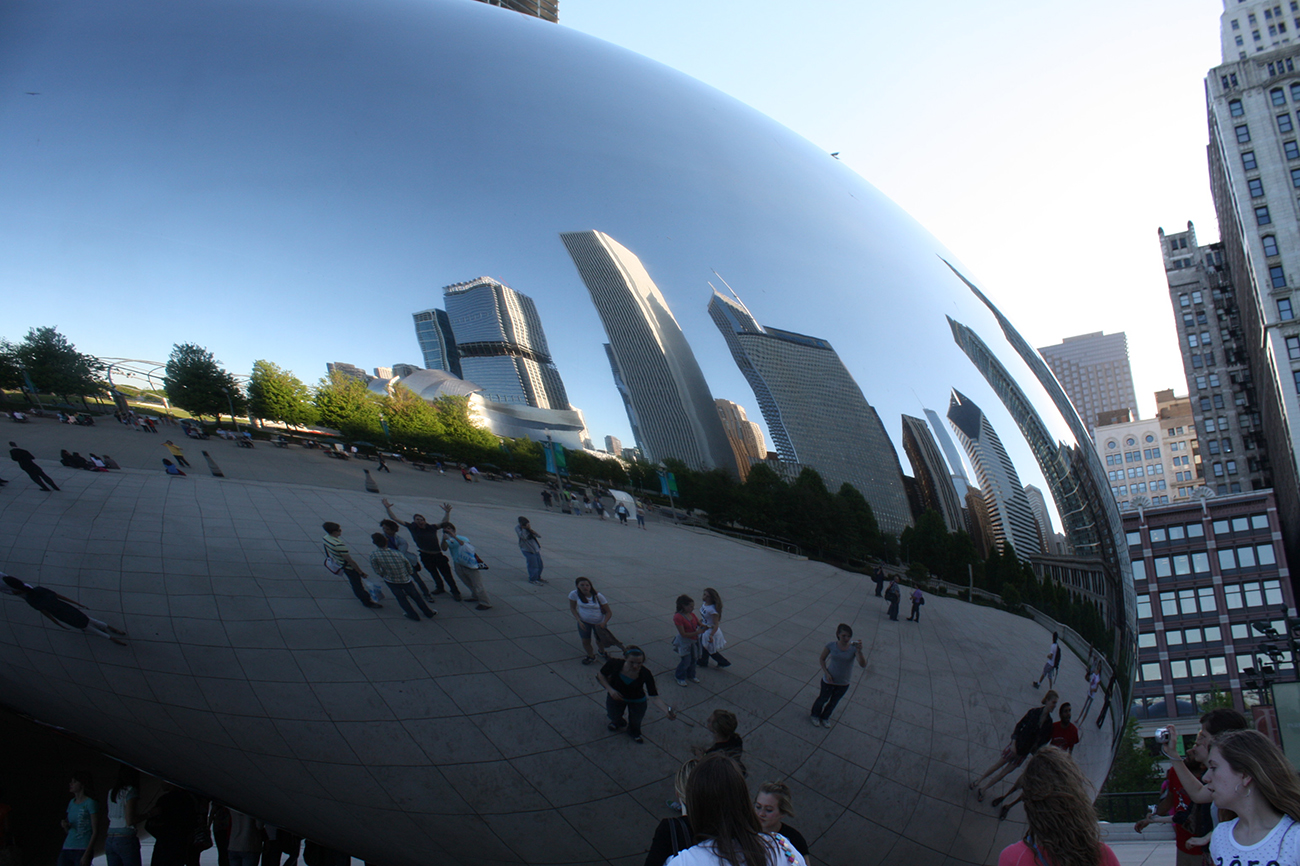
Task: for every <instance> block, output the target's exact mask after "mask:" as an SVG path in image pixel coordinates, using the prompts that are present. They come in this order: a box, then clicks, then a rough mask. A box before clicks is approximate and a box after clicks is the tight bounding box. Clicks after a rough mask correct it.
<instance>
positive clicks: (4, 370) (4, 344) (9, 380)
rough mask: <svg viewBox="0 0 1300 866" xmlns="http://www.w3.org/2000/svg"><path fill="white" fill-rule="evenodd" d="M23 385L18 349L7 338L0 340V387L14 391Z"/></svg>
mask: <svg viewBox="0 0 1300 866" xmlns="http://www.w3.org/2000/svg"><path fill="white" fill-rule="evenodd" d="M25 386H26V383H25V382H24V381H23V368H22V366H21V365H20V364H19V363H18V350H17V349H16V348H15V347H14V345H13V344H12V343H10V342H9V341H8V340H0V389H5V390H10V391H14V390H18V389H20V388H23V387H25Z"/></svg>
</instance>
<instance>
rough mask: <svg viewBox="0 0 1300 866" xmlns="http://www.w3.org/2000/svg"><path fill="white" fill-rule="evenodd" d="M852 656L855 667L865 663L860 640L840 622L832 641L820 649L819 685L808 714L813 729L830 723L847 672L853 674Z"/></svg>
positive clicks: (847, 679) (845, 681)
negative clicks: (820, 685)
mask: <svg viewBox="0 0 1300 866" xmlns="http://www.w3.org/2000/svg"><path fill="white" fill-rule="evenodd" d="M855 659H856V660H857V662H858V666H859V667H864V668H865V667H866V666H867V657H866V656H864V655H863V654H862V639H861V638H859V639H858V640H853V629H851V628H849V626H848V625H846V624H845V623H840V624H839V625H837V626H836V627H835V641H834V642H833V643H828V644H826V647H825V648H824V649H823V650H822V656H821V666H822V688H821V692H820V693H819V694H818V695H817V700H815V701H813V705H812V715H811V717H810V718H811V719H812V724H813V727H814V728H816V727H822V728H829V727H830V726H831V723H830V718H831V713H832V712H834V711H835V706H836V705H837V704H838V703H839V702H840V698H842V697H844V694H845V692H847V691H848V690H849V675H850V674H852V673H853V661H854V660H855Z"/></svg>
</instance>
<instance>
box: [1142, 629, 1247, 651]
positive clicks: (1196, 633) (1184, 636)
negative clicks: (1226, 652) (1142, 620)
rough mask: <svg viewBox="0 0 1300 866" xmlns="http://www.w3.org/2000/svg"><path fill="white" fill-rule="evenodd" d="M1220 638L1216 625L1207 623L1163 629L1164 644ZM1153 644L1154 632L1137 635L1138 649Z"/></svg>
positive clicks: (1152, 647) (1151, 647)
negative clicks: (1184, 627) (1200, 626)
mask: <svg viewBox="0 0 1300 866" xmlns="http://www.w3.org/2000/svg"><path fill="white" fill-rule="evenodd" d="M1241 625H1243V626H1244V627H1245V629H1246V630H1247V631H1249V630H1250V626H1246V625H1245V624H1244V623H1242V624H1241ZM1233 637H1234V638H1235V637H1236V634H1234V635H1233ZM1246 637H1249V635H1246ZM1221 640H1223V633H1222V632H1221V631H1220V630H1219V627H1218V626H1217V625H1207V626H1205V627H1204V628H1187V629H1178V628H1172V629H1168V630H1166V631H1165V645H1166V646H1182V645H1183V644H1193V643H1218V642H1219V641H1221ZM1155 646H1156V635H1155V632H1145V633H1142V634H1139V635H1138V648H1139V649H1154V648H1155Z"/></svg>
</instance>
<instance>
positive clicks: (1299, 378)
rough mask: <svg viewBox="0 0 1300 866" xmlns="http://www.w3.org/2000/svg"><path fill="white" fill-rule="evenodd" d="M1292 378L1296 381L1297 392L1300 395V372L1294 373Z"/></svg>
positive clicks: (1295, 371)
mask: <svg viewBox="0 0 1300 866" xmlns="http://www.w3.org/2000/svg"><path fill="white" fill-rule="evenodd" d="M1291 378H1292V379H1293V380H1295V392H1296V393H1297V394H1300V370H1294V371H1292V373H1291Z"/></svg>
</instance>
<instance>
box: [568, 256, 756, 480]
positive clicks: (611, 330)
mask: <svg viewBox="0 0 1300 866" xmlns="http://www.w3.org/2000/svg"><path fill="white" fill-rule="evenodd" d="M560 238H561V240H563V241H564V245H565V247H566V249H568V251H569V255H570V257H572V259H573V263H574V265H575V266H576V267H577V269H578V274H579V276H580V277H581V278H582V281H583V284H584V285H586V287H587V291H588V293H589V294H590V295H591V301H592V304H593V305H595V307H596V312H597V313H598V314H599V315H600V320H601V323H602V324H603V325H604V327H605V336H606V337H607V338H608V339H609V343H607V344H606V349H605V351H606V354H607V355H608V357H609V359H610V367H611V369H612V370H613V372H614V379H615V383H616V386H617V387H618V389H619V393H620V395H622V396H623V399H624V405H625V406H626V407H627V409H628V421H629V423H631V425H632V430H633V433H634V435H635V436H636V440H637V447H638V448H640V449H641V451H642V453H644V454H645V456H646V459H647V460H649V461H650V462H652V463H658V462H661V461H663V460H665V459H669V458H673V459H677V460H680V461H682V462H683V463H685V464H686V465H687V466H690V467H691V468H692V469H713V468H722V469H726V470H727V471H729V472H732V473H737V469H736V459H735V456H734V455H733V454H732V452H731V445H730V443H729V442H728V441H727V435H726V433H724V432H723V430H722V422H721V421H720V420H719V419H718V410H717V408H716V407H715V406H714V404H713V395H712V394H711V393H710V392H709V384H708V382H706V381H705V379H704V373H703V371H701V370H700V365H699V362H697V361H696V360H695V353H694V352H693V351H692V350H691V346H690V343H688V342H687V341H686V336H685V335H684V334H683V333H682V329H681V325H679V324H678V323H677V319H676V318H675V317H674V316H673V313H672V310H671V309H669V307H668V301H667V300H666V299H665V298H664V296H663V293H662V292H660V291H659V287H658V286H656V285H655V283H654V280H652V279H651V278H650V274H649V273H647V271H646V269H645V266H644V265H643V264H642V263H641V260H640V259H638V258H637V257H636V255H635V254H633V253H632V251H631V250H629V249H627V248H626V247H624V246H623V245H622V244H620V243H619V242H618V241H616V240H614V239H613V238H611V237H610V236H609V235H607V234H605V233H604V232H598V231H586V232H565V233H563V234H561V235H560Z"/></svg>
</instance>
